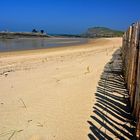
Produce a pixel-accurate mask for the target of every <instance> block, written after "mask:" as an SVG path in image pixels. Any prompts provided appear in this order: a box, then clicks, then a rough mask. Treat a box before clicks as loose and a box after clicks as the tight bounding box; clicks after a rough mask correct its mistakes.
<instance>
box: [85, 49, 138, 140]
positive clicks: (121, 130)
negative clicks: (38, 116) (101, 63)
mask: <svg viewBox="0 0 140 140" xmlns="http://www.w3.org/2000/svg"><path fill="white" fill-rule="evenodd" d="M95 97H96V102H95V104H94V106H93V114H92V115H91V116H90V120H89V121H87V122H88V125H89V129H90V133H89V134H88V138H89V139H90V140H97V139H99V140H106V139H107V140H113V139H120V140H134V139H136V138H135V121H134V119H133V117H132V116H131V113H130V104H129V95H128V91H127V89H126V85H125V82H124V78H123V73H122V59H121V49H118V50H116V51H115V53H114V54H113V56H112V59H111V60H110V62H109V63H107V64H106V66H105V68H104V71H103V73H102V75H101V77H100V80H99V82H98V86H97V91H96V93H95Z"/></svg>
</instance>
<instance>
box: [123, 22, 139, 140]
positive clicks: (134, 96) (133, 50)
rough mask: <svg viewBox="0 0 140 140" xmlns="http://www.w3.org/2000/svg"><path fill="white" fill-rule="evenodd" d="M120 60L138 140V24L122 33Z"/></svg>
mask: <svg viewBox="0 0 140 140" xmlns="http://www.w3.org/2000/svg"><path fill="white" fill-rule="evenodd" d="M122 59H123V66H124V67H123V68H124V76H125V82H126V85H127V88H128V91H129V96H130V104H131V111H132V114H133V116H134V117H135V119H136V122H137V128H136V130H137V132H136V135H137V137H138V139H140V22H137V23H134V24H132V25H131V26H130V27H129V29H128V30H127V31H126V32H125V33H124V36H123V46H122Z"/></svg>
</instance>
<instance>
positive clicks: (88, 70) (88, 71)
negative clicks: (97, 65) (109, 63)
mask: <svg viewBox="0 0 140 140" xmlns="http://www.w3.org/2000/svg"><path fill="white" fill-rule="evenodd" d="M88 73H90V69H89V66H88V67H87V71H86V72H85V74H88Z"/></svg>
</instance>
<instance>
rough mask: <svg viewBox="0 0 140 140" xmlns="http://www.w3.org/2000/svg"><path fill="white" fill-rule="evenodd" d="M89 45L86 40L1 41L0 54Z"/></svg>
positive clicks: (31, 39)
mask: <svg viewBox="0 0 140 140" xmlns="http://www.w3.org/2000/svg"><path fill="white" fill-rule="evenodd" d="M83 43H87V39H85V38H22V39H3V40H0V52H8V51H20V50H34V49H44V48H52V47H61V46H71V45H79V44H83Z"/></svg>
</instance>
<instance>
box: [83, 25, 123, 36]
mask: <svg viewBox="0 0 140 140" xmlns="http://www.w3.org/2000/svg"><path fill="white" fill-rule="evenodd" d="M123 33H124V32H123V31H117V30H112V29H109V28H106V27H93V28H89V29H88V30H87V31H86V32H85V33H84V34H82V36H83V37H91V38H94V37H120V36H123Z"/></svg>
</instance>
